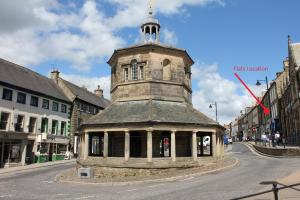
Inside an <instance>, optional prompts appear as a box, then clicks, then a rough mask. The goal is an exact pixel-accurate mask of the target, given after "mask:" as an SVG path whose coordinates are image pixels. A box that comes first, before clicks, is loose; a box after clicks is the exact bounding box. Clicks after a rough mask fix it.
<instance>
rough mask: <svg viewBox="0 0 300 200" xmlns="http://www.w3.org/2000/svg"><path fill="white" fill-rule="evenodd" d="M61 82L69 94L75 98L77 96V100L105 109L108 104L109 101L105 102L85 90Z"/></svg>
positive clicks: (103, 99) (66, 82) (105, 100)
mask: <svg viewBox="0 0 300 200" xmlns="http://www.w3.org/2000/svg"><path fill="white" fill-rule="evenodd" d="M62 80H63V79H62ZM63 81H64V83H65V84H66V86H67V87H68V88H69V89H70V90H71V92H72V93H73V94H74V95H75V96H77V98H78V99H81V100H83V101H85V102H88V103H91V104H94V105H96V106H99V107H102V108H106V107H107V106H108V105H109V103H110V101H109V100H107V99H105V98H103V97H102V98H101V97H99V96H97V95H95V94H94V93H92V92H90V91H88V90H87V89H84V88H81V87H78V86H77V85H74V84H73V83H70V82H68V81H66V80H63Z"/></svg>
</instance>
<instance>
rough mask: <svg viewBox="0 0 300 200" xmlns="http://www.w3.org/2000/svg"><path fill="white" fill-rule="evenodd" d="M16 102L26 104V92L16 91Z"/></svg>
mask: <svg viewBox="0 0 300 200" xmlns="http://www.w3.org/2000/svg"><path fill="white" fill-rule="evenodd" d="M17 103H21V104H26V94H25V93H22V92H18V96H17Z"/></svg>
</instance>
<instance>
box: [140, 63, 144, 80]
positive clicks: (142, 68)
mask: <svg viewBox="0 0 300 200" xmlns="http://www.w3.org/2000/svg"><path fill="white" fill-rule="evenodd" d="M140 79H141V80H144V66H140Z"/></svg>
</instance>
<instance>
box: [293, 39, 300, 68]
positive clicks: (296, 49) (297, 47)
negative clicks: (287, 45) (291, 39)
mask: <svg viewBox="0 0 300 200" xmlns="http://www.w3.org/2000/svg"><path fill="white" fill-rule="evenodd" d="M292 50H293V55H294V58H295V61H296V63H297V65H298V66H300V43H294V44H292Z"/></svg>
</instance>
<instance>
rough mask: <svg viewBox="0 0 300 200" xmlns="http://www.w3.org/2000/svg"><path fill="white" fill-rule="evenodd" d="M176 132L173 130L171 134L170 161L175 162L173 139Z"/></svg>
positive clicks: (174, 140)
mask: <svg viewBox="0 0 300 200" xmlns="http://www.w3.org/2000/svg"><path fill="white" fill-rule="evenodd" d="M175 133H176V131H175V130H173V131H172V132H171V157H172V161H176V139H175Z"/></svg>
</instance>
